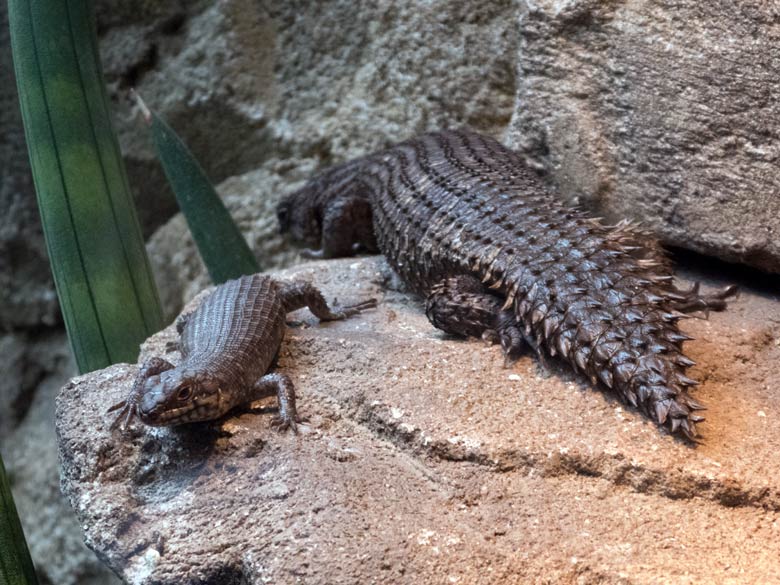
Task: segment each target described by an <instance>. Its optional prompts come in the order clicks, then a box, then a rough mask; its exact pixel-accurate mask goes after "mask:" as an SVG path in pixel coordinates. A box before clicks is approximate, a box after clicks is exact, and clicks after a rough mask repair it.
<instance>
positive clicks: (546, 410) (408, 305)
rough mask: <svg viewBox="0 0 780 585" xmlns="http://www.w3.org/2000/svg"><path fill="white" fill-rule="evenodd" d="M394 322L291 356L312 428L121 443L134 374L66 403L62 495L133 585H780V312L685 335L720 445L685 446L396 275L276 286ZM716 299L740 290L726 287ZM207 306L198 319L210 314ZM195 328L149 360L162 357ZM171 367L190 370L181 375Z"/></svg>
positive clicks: (236, 423) (117, 373) (255, 426)
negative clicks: (450, 325) (513, 359)
mask: <svg viewBox="0 0 780 585" xmlns="http://www.w3.org/2000/svg"><path fill="white" fill-rule="evenodd" d="M279 276H280V277H283V278H292V279H306V280H310V281H313V282H315V283H317V285H318V286H320V287H321V288H322V290H323V291H324V294H325V296H326V297H327V298H329V299H333V298H334V297H338V299H339V300H340V301H341V302H344V303H346V302H350V301H357V300H361V299H366V298H368V297H376V298H378V299H380V305H379V307H378V308H377V309H376V310H375V311H369V312H366V313H364V314H362V315H360V316H357V317H354V318H352V319H349V320H347V321H342V322H335V323H329V324H322V323H317V321H316V319H315V318H314V317H313V316H311V315H310V314H309V313H308V312H307V311H306V310H301V311H299V312H297V313H294V314H292V315H291V316H290V319H291V320H292V321H294V323H293V325H292V326H291V327H290V329H289V331H288V335H287V339H286V340H285V341H284V343H283V344H282V348H281V351H280V354H279V360H278V366H277V369H278V370H279V371H282V372H285V373H286V374H288V375H290V376H291V377H292V379H293V381H294V383H295V385H296V388H297V390H298V396H299V407H300V411H301V414H302V415H303V416H305V417H307V419H308V422H307V423H306V424H305V425H303V426H302V428H301V430H300V432H299V434H298V435H294V434H292V433H279V432H277V431H276V430H274V429H272V428H271V425H270V415H271V414H272V413H273V412H274V410H275V408H274V402H273V401H272V400H271V401H264V402H260V403H257V404H255V405H253V407H252V408H247V409H241V410H238V411H236V412H234V413H232V414H229V415H228V416H226V417H225V418H223V419H222V420H219V421H214V422H206V423H201V424H195V425H190V426H184V427H178V428H172V429H166V428H163V429H154V428H150V427H145V426H143V425H136V426H133V427H131V429H130V432H129V434H127V435H126V436H122V435H120V434H117V433H111V432H110V431H109V428H108V427H109V425H110V423H111V420H112V416H111V415H109V414H107V413H106V409H107V408H108V407H109V405H111V404H112V403H114V402H115V401H117V400H119V399H121V398H122V397H124V396H125V395H126V394H127V392H128V390H129V389H130V386H131V384H132V381H133V378H134V376H135V375H136V373H137V366H135V365H128V364H120V365H116V366H112V367H110V368H107V369H105V370H102V371H100V372H95V373H93V374H89V375H87V376H81V377H79V378H75V379H73V380H72V381H71V382H70V383H69V384H67V385H66V386H65V387H64V388H63V390H62V392H61V393H60V395H59V398H58V402H57V421H56V426H57V433H58V437H59V449H60V457H61V463H62V482H63V483H62V486H63V490H64V492H65V493H66V494H67V496H68V497H69V499H70V501H71V503H72V505H73V507H74V509H75V510H76V514H77V516H78V518H79V520H80V522H81V525H82V527H83V528H84V530H85V534H86V541H87V543H88V544H89V546H91V547H92V548H93V549H94V550H95V551H96V552H97V554H98V555H99V556H100V558H102V559H103V560H104V561H105V562H106V563H107V564H108V565H109V566H110V567H111V568H112V569H113V570H114V571H115V572H116V573H117V574H118V575H120V576H121V577H122V579H123V580H124V581H125V582H126V583H132V584H134V585H145V584H155V585H167V584H177V585H178V584H183V585H189V584H193V585H194V584H196V583H197V584H199V585H206V584H215V585H216V584H220V585H230V584H239V583H240V584H247V583H251V584H260V583H291V582H305V583H310V584H317V583H322V584H325V583H474V584H481V583H484V584H487V583H499V582H501V583H503V582H507V583H514V582H577V583H658V582H699V583H716V582H729V581H734V582H740V583H767V582H774V581H777V580H779V579H780V559H779V558H778V556H777V547H776V543H777V542H778V539H779V538H780V519H778V514H777V510H778V509H780V462H779V461H778V459H777V456H776V454H777V450H778V448H780V426H778V425H777V424H776V419H777V416H778V413H777V409H776V407H775V406H774V404H775V402H776V401H775V400H774V397H773V396H772V392H773V389H774V388H776V387H778V384H780V374H778V372H777V368H776V367H775V364H776V363H777V360H778V358H780V345H778V344H779V343H780V328H778V325H777V323H778V322H780V309H778V307H777V305H776V303H773V302H772V300H771V299H768V298H766V296H764V295H762V294H759V293H756V292H754V291H752V290H750V288H747V290H746V291H745V292H744V293H743V295H742V297H741V298H740V299H739V300H738V301H735V302H734V303H733V306H732V307H731V308H730V309H729V311H727V312H725V313H718V314H714V315H712V316H711V318H710V320H709V321H704V320H690V321H687V322H685V329H686V332H688V333H690V334H692V335H694V336H696V337H697V341H694V342H690V343H688V344H687V346H686V347H687V351H688V353H689V355H690V356H691V357H692V358H693V359H695V360H696V361H697V362H698V366H696V367H695V368H694V369H693V370H692V375H694V376H695V377H697V378H699V379H701V380H702V381H703V384H702V385H701V386H700V387H699V388H698V389H697V391H696V397H697V399H701V400H702V401H703V402H706V403H707V405H708V406H709V410H708V411H707V422H706V423H704V424H703V425H702V426H701V430H702V431H703V432H704V437H703V441H702V442H701V444H698V445H691V444H689V443H686V442H684V441H683V440H680V439H678V438H674V437H672V436H670V435H668V434H667V433H666V432H665V431H663V430H660V429H659V428H658V427H657V426H656V425H654V424H652V423H651V422H649V421H648V420H647V419H646V418H644V417H643V416H641V415H640V414H638V413H637V412H634V411H631V410H630V409H628V408H625V407H623V406H622V405H620V404H618V403H617V402H616V401H614V400H613V399H610V398H609V397H607V396H605V395H604V394H603V393H602V392H599V391H594V390H593V389H592V388H591V386H590V384H589V383H588V382H587V381H583V380H581V379H579V378H576V377H574V376H573V375H572V374H571V373H570V372H569V371H568V370H567V368H566V367H563V366H561V367H558V366H555V365H554V366H553V372H552V375H550V376H549V377H544V376H542V375H540V372H539V371H538V369H537V365H536V363H535V360H534V359H533V358H532V357H530V356H525V357H522V358H521V359H520V360H519V362H518V363H517V364H516V365H515V366H514V367H511V368H505V367H503V358H502V356H501V352H500V349H499V348H497V347H485V346H484V345H483V344H482V343H481V342H479V341H474V340H472V341H468V340H458V339H452V338H448V337H446V336H444V335H443V334H442V333H441V332H439V331H437V330H435V329H434V328H433V327H432V326H431V325H430V324H429V323H428V321H427V320H426V318H425V315H424V312H423V307H422V304H421V302H420V301H419V299H416V298H413V297H410V296H409V295H407V294H405V293H403V292H401V291H398V290H392V289H389V288H388V286H387V283H388V282H390V281H392V279H391V278H388V274H387V267H386V264H385V262H384V261H383V260H381V259H377V258H366V259H347V260H340V261H331V262H317V263H311V264H305V265H301V266H299V267H296V268H294V269H289V270H287V271H284V272H282V273H280V274H279ZM707 284H709V285H712V284H718V285H719V284H721V283H712V282H707ZM202 298H203V296H199V297H198V298H196V299H195V300H194V301H193V305H192V306H194V305H195V304H196V303H198V302H199V301H200V299H202ZM175 338H176V333H175V330H174V327H169V328H168V329H166V330H164V331H163V332H161V333H159V334H157V335H155V336H153V337H152V338H150V339H149V340H148V341H147V342H146V343H145V344H144V346H143V351H142V357H146V356H150V355H160V354H162V353H163V352H164V351H165V347H166V344H167V343H168V342H170V341H173V340H174V339H175ZM167 355H168V357H170V359H172V360H173V361H174V362H175V361H177V360H178V359H179V356H178V354H176V353H173V354H167Z"/></svg>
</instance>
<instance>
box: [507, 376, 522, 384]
mask: <svg viewBox="0 0 780 585" xmlns="http://www.w3.org/2000/svg"><path fill="white" fill-rule="evenodd" d="M507 380H512V382H519V381H520V380H522V378H521V377H520V376H518V375H517V374H509V375H508V376H507Z"/></svg>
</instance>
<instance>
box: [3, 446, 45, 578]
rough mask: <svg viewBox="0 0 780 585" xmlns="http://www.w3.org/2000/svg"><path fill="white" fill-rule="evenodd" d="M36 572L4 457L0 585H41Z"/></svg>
mask: <svg viewBox="0 0 780 585" xmlns="http://www.w3.org/2000/svg"><path fill="white" fill-rule="evenodd" d="M37 583H38V579H37V578H36V576H35V569H34V567H33V563H32V560H31V559H30V552H29V551H28V550H27V543H26V542H25V540H24V533H23V532H22V525H21V524H20V523H19V516H18V515H17V513H16V506H15V505H14V499H13V496H12V495H11V486H10V484H9V483H8V478H7V477H6V474H5V466H4V465H3V458H2V457H0V585H37Z"/></svg>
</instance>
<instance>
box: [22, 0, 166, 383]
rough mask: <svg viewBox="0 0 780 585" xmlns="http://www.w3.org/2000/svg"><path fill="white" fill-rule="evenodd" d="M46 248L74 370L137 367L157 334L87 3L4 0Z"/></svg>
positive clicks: (158, 323) (158, 316) (158, 320)
mask: <svg viewBox="0 0 780 585" xmlns="http://www.w3.org/2000/svg"><path fill="white" fill-rule="evenodd" d="M8 10H9V22H10V25H11V44H12V48H13V56H14V69H15V71H16V81H17V86H18V88H19V100H20V102H21V106H22V118H23V120H24V127H25V134H26V137H27V146H28V150H29V153H30V162H31V166H32V172H33V178H34V181H35V188H36V192H37V197H38V206H39V209H40V212H41V219H42V223H43V230H44V234H45V237H46V246H47V249H48V252H49V259H50V262H51V265H52V272H53V274H54V280H55V284H56V286H57V293H58V296H59V300H60V307H61V310H62V314H63V317H64V320H65V326H66V328H67V330H68V336H69V338H70V342H71V347H72V348H73V352H74V354H75V357H76V362H77V364H78V367H79V370H80V371H81V372H87V371H91V370H95V369H98V368H102V367H105V366H107V365H109V364H111V363H115V362H118V361H127V362H133V361H135V359H136V357H137V355H138V346H139V344H140V342H141V341H143V340H144V339H146V338H147V337H148V336H149V335H150V334H152V333H154V332H155V331H157V330H159V329H160V328H161V327H162V326H163V320H162V311H161V308H160V303H159V298H158V296H157V289H156V287H155V284H154V279H153V276H152V272H151V269H150V267H149V261H148V258H147V256H146V250H145V248H144V242H143V238H142V236H141V230H140V228H139V225H138V219H137V217H136V212H135V207H134V203H133V199H132V195H131V192H130V189H129V186H128V183H127V176H126V174H125V168H124V163H123V161H122V158H121V154H120V151H119V145H118V143H117V140H116V136H115V134H114V132H113V130H112V128H111V121H110V114H109V108H108V97H107V95H106V91H105V86H104V84H103V76H102V71H101V68H100V63H99V60H98V54H97V45H96V37H95V27H94V22H93V18H92V14H93V13H92V4H91V2H90V1H89V0H9V2H8Z"/></svg>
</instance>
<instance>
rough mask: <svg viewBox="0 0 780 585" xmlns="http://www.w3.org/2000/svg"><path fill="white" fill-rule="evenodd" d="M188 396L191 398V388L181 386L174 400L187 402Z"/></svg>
mask: <svg viewBox="0 0 780 585" xmlns="http://www.w3.org/2000/svg"><path fill="white" fill-rule="evenodd" d="M190 396H192V387H191V386H183V387H181V388H179V391H178V392H177V393H176V398H177V399H178V400H189V398H190Z"/></svg>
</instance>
